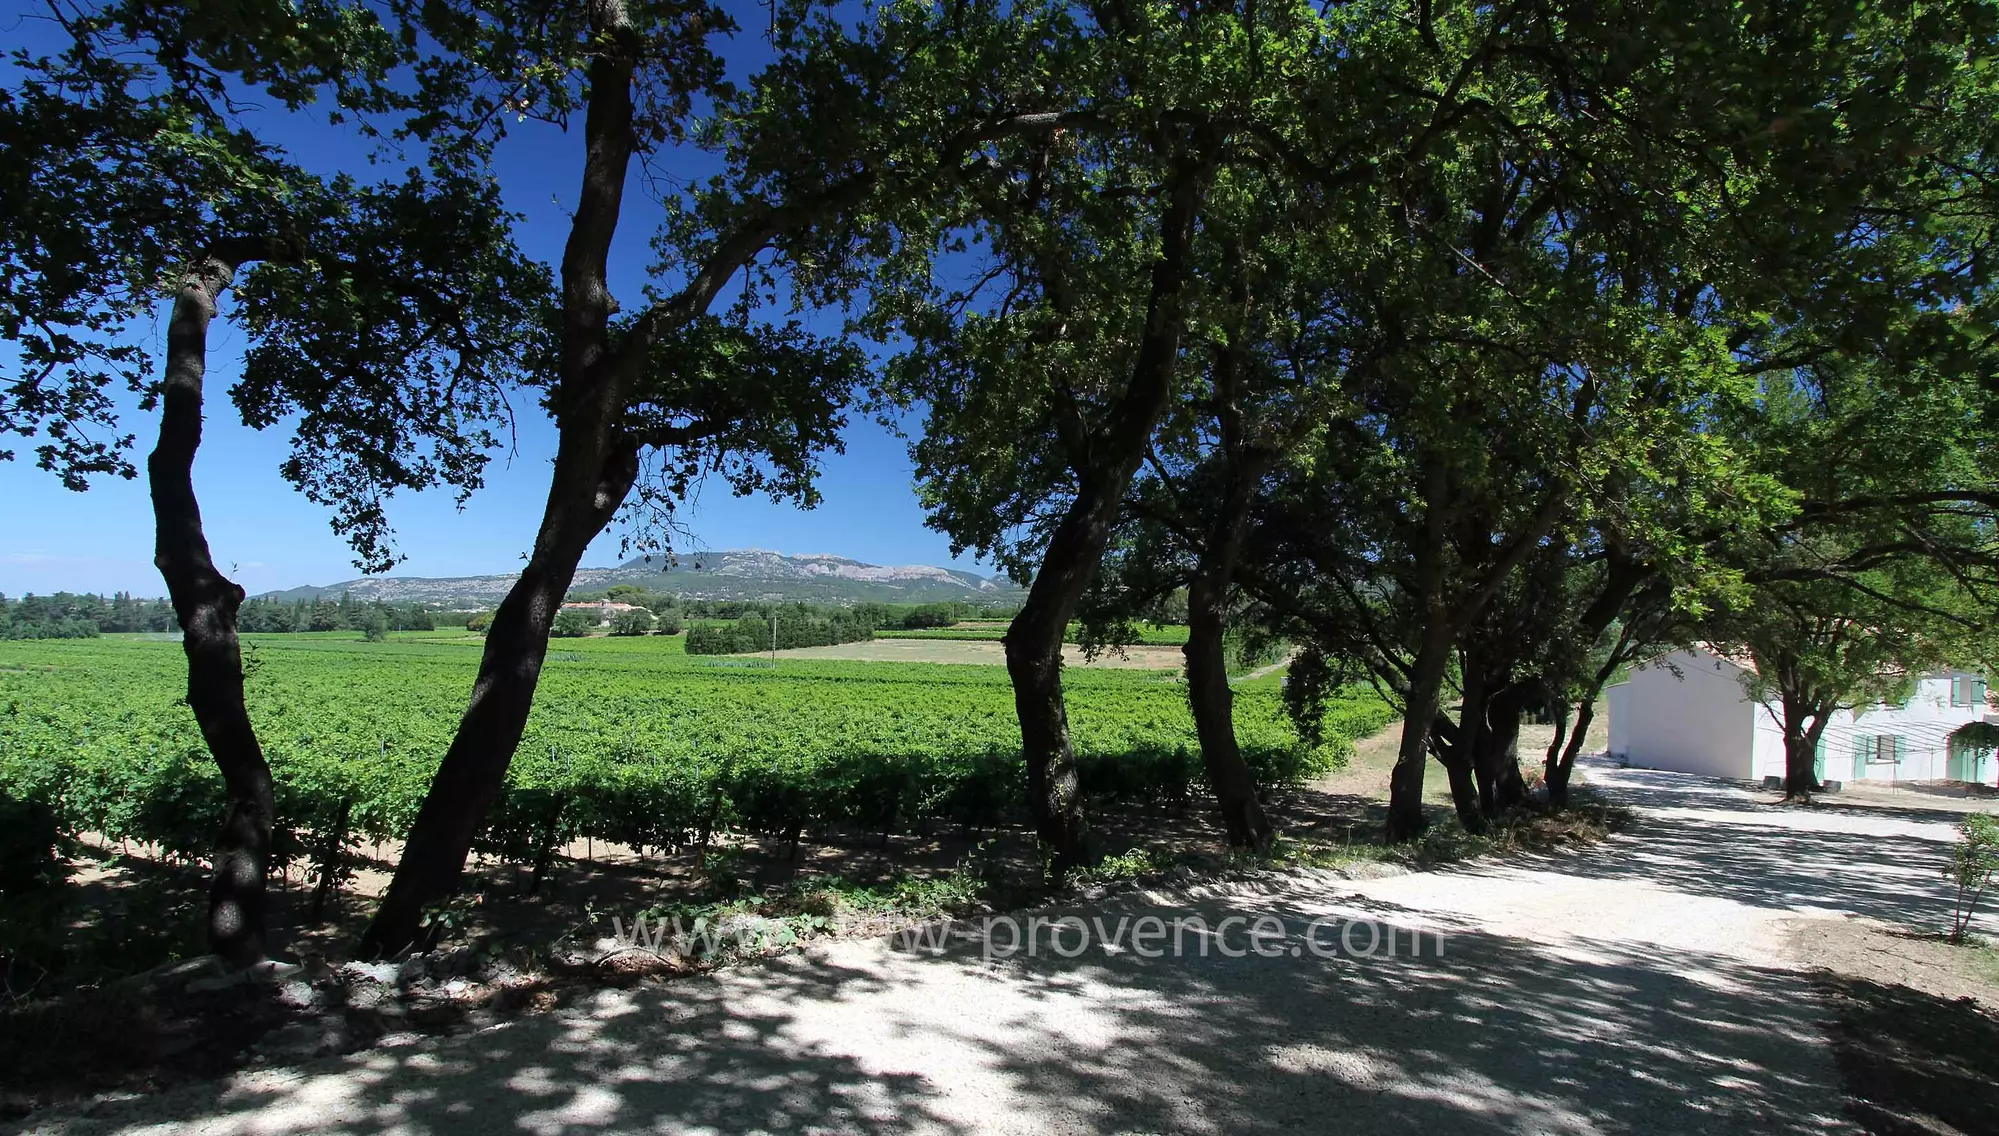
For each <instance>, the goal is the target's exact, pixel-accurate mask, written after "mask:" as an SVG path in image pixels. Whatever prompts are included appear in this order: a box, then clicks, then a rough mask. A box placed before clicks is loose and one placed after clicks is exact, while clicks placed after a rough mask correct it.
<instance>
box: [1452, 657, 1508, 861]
mask: <svg viewBox="0 0 1999 1136" xmlns="http://www.w3.org/2000/svg"><path fill="white" fill-rule="evenodd" d="M1459 659H1460V660H1461V662H1462V666H1463V672H1464V700H1463V702H1462V703H1461V704H1460V706H1459V707H1458V740H1457V744H1456V745H1454V746H1452V747H1450V748H1451V750H1453V751H1454V752H1453V757H1454V758H1455V759H1456V760H1457V761H1460V762H1462V763H1463V764H1465V765H1466V766H1468V767H1470V769H1471V774H1472V781H1473V784H1474V785H1475V786H1476V788H1475V789H1474V790H1473V793H1474V794H1475V796H1474V800H1475V802H1476V804H1475V807H1476V809H1477V812H1478V815H1479V817H1480V818H1481V823H1480V827H1481V828H1482V827H1483V818H1485V817H1489V816H1492V815H1493V814H1494V813H1496V812H1498V811H1499V789H1498V786H1496V785H1494V784H1493V778H1492V770H1491V768H1490V766H1489V764H1488V763H1487V761H1486V760H1485V749H1486V739H1485V731H1486V723H1485V708H1486V701H1487V699H1486V689H1487V688H1486V682H1485V667H1484V666H1483V664H1482V662H1481V660H1480V656H1479V653H1478V652H1477V651H1476V650H1473V649H1472V648H1470V647H1467V648H1466V649H1465V650H1464V651H1462V652H1460V653H1459ZM1450 764H1451V763H1450V762H1446V763H1445V766H1446V768H1449V766H1450ZM1452 799H1453V803H1454V804H1456V805H1457V808H1458V816H1459V817H1460V819H1462V818H1463V816H1464V814H1465V804H1466V802H1464V801H1462V800H1458V799H1457V798H1456V794H1455V793H1453V798H1452ZM1465 831H1467V832H1477V831H1479V828H1474V827H1471V826H1469V825H1467V826H1466V829H1465Z"/></svg>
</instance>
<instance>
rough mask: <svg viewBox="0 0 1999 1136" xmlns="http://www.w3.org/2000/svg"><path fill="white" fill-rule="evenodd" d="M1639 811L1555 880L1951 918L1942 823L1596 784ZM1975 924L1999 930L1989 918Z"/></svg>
mask: <svg viewBox="0 0 1999 1136" xmlns="http://www.w3.org/2000/svg"><path fill="white" fill-rule="evenodd" d="M1599 783H1600V784H1601V785H1602V787H1603V789H1604V791H1605V794H1606V796H1607V797H1609V798H1610V799H1611V800H1613V801H1615V802H1617V803H1619V804H1624V805H1629V806H1634V807H1636V808H1638V809H1639V810H1640V812H1639V815H1638V817H1637V819H1636V820H1635V821H1634V823H1633V825H1632V827H1631V829H1630V830H1629V832H1628V833H1627V834H1626V835H1625V836H1623V837H1620V838H1613V839H1612V840H1611V841H1609V842H1607V843H1606V844H1605V845H1604V846H1603V847H1602V848H1601V849H1598V850H1595V851H1592V852H1589V853H1586V854H1583V855H1578V856H1571V857H1564V858H1562V860H1561V863H1560V869H1561V871H1562V872H1563V873H1565V874H1568V875H1573V876H1579V877H1583V878H1590V879H1606V880H1620V879H1632V880H1644V881H1647V882H1650V883H1653V884H1655V885H1657V886H1660V887H1666V888H1671V889H1673V890H1676V891H1681V892H1685V893H1688V894H1692V895H1705V896H1713V897H1717V898H1723V899H1728V900H1733V901H1735V902H1737V903H1742V904H1746V905H1749V906H1752V907H1761V908H1766V909H1774V910H1789V911H1804V912H1811V911H1827V910H1831V911H1837V912H1842V913H1850V914H1853V915H1859V916H1864V917H1867V918H1872V919H1880V920H1883V921H1886V922H1891V923H1907V924H1914V925H1917V926H1924V927H1930V926H1941V925H1943V924H1944V923H1945V922H1946V921H1947V920H1948V918H1949V913H1950V910H1951V905H1952V896H1953V893H1952V890H1951V888H1950V886H1949V885H1948V884H1947V883H1946V882H1945V880H1944V878H1943V869H1944V867H1945V865H1946V863H1947V862H1948V859H1949V854H1950V853H1949V850H1950V843H1951V841H1952V840H1953V839H1954V837H1955V833H1954V832H1953V830H1952V829H1951V827H1950V821H1951V819H1952V818H1951V817H1949V816H1945V815H1939V814H1937V813H1932V812H1922V811H1920V810H1909V811H1908V813H1907V815H1896V811H1891V810H1881V809H1853V810H1845V809H1827V808H1818V807H1814V808H1810V809H1798V810H1783V811H1781V812H1780V811H1778V810H1775V809H1771V808H1765V807H1759V806H1758V803H1757V802H1756V801H1754V800H1753V799H1752V798H1750V797H1749V796H1748V795H1747V794H1746V793H1744V792H1742V791H1740V790H1736V789H1732V788H1729V787H1727V786H1726V785H1722V784H1719V783H1716V782H1713V781H1708V780H1705V779H1702V778H1692V777H1684V776H1682V775H1674V774H1661V773H1654V772H1648V773H1646V774H1644V775H1643V777H1642V778H1634V777H1629V776H1626V777H1613V778H1606V779H1604V780H1603V781H1601V782H1599ZM1983 925H1984V926H1986V927H1987V928H1988V929H1992V930H1999V922H1993V921H1991V920H1990V918H1989V917H1987V918H1986V919H1985V920H1984V922H1983Z"/></svg>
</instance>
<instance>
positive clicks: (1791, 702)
mask: <svg viewBox="0 0 1999 1136" xmlns="http://www.w3.org/2000/svg"><path fill="white" fill-rule="evenodd" d="M1779 700H1780V704H1781V705H1782V707H1783V712H1784V721H1783V727H1784V799H1785V800H1787V801H1788V800H1792V799H1793V798H1797V797H1804V798H1807V799H1809V798H1810V797H1811V795H1812V794H1813V793H1816V792H1819V791H1820V790H1821V789H1823V788H1824V786H1822V785H1820V784H1819V774H1818V750H1819V738H1820V737H1821V736H1822V735H1823V734H1824V733H1825V722H1826V718H1827V717H1829V716H1830V715H1831V710H1830V708H1829V707H1826V706H1823V705H1821V704H1820V703H1818V702H1816V701H1815V700H1813V699H1812V698H1811V697H1810V696H1809V695H1806V694H1804V693H1801V692H1797V691H1794V690H1793V689H1790V688H1786V689H1784V690H1782V691H1780V692H1779Z"/></svg>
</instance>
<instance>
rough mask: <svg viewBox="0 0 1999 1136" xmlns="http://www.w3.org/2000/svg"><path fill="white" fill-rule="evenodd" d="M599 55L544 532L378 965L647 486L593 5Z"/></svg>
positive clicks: (616, 44)
mask: <svg viewBox="0 0 1999 1136" xmlns="http://www.w3.org/2000/svg"><path fill="white" fill-rule="evenodd" d="M591 21H592V24H593V26H594V27H595V28H596V29H597V31H598V32H599V37H600V41H601V43H600V47H599V49H598V50H597V51H596V52H595V53H594V55H593V56H592V59H591V62H590V71H589V90H590V94H589V101H588V106H587V110H586V114H585V118H584V130H583V135H584V163H583V185H582V191H581V193H580V194H579V196H578V200H577V207H576V213H575V216H574V218H573V219H572V221H571V224H570V229H569V239H568V242H567V243H566V245H565V246H564V249H563V255H562V351H561V381H560V383H559V385H558V387H557V389H556V391H555V392H554V395H553V398H552V399H551V401H552V403H553V407H554V411H555V414H556V420H557V422H558V424H559V434H558V438H559V440H558V442H557V446H556V456H555V469H554V472H553V476H552V477H551V479H550V484H549V491H548V502H547V505H546V506H545V507H544V508H543V511H542V522H541V528H540V530H539V532H538V533H537V534H536V536H535V544H534V551H533V552H532V553H531V554H530V556H529V558H528V562H527V565H526V567H525V568H524V569H523V570H522V572H521V575H520V578H519V579H518V580H516V581H515V583H514V586H513V587H512V588H511V589H510V590H509V591H508V592H507V596H506V599H504V600H503V601H501V603H500V607H499V610H497V611H496V612H494V613H493V623H492V626H491V627H490V629H489V630H488V631H487V634H486V645H485V650H484V652H483V654H482V655H481V657H480V660H479V674H478V677H477V679H476V680H475V681H474V683H473V687H472V699H471V702H470V703H469V705H467V707H466V709H465V715H464V717H463V718H462V719H460V720H459V724H458V732H457V734H456V735H455V736H454V737H453V738H452V741H451V747H450V749H449V750H447V751H446V752H445V755H444V760H443V762H442V763H441V764H440V765H439V766H438V770H437V775H436V777H435V778H433V780H432V781H431V786H430V792H429V793H428V795H427V796H425V798H424V802H423V806H422V808H421V809H420V810H419V811H418V813H417V819H416V823H415V825H414V826H412V827H411V829H410V834H409V839H408V842H407V843H406V844H405V845H404V848H403V856H402V860H401V861H400V862H399V863H398V864H397V865H396V874H395V877H394V879H393V880H391V881H390V884H389V890H388V892H387V893H386V894H385V895H384V896H383V897H382V903H381V906H380V908H378V909H377V911H376V913H375V919H374V922H373V923H372V924H370V925H369V927H368V931H367V934H366V935H365V936H364V937H363V938H362V941H361V950H362V953H363V954H365V955H371V956H376V957H382V956H389V955H394V954H398V953H400V952H402V951H404V950H407V949H410V948H412V947H421V946H423V945H425V944H424V943H423V939H424V928H423V922H424V916H425V913H426V912H427V911H428V910H429V909H430V908H431V907H433V906H434V905H436V904H438V903H440V902H442V901H443V900H445V899H447V898H448V897H449V896H450V895H451V894H452V893H453V892H454V891H455V890H457V887H458V881H459V878H460V877H461V876H462V875H463V873H464V870H465V858H466V856H467V855H468V854H469V853H470V852H471V849H472V841H473V838H474V837H475V836H477V835H478V832H479V828H480V825H481V824H483V823H484V821H485V816H486V811H487V809H488V808H489V807H490V806H491V805H492V802H493V800H494V798H495V797H496V796H497V795H498V793H499V790H500V787H501V785H503V784H504V783H505V781H506V776H507V767H508V766H509V765H510V764H512V762H513V757H514V751H515V750H516V749H518V748H519V746H520V740H521V733H522V731H523V730H524V729H526V726H527V719H528V711H529V709H530V707H531V706H532V705H533V702H534V693H535V687H536V686H537V684H538V683H539V682H540V679H541V667H542V663H543V662H544V660H545V659H546V658H547V654H548V634H549V629H550V628H551V627H552V626H553V624H554V621H555V615H556V612H557V611H558V610H559V609H560V608H561V606H562V597H563V596H564V595H565V594H566V593H567V592H568V590H569V585H570V582H571V581H572V580H573V579H574V578H575V575H576V567H577V564H578V563H579V562H581V560H582V558H583V553H584V552H585V550H587V549H588V548H589V546H590V542H591V541H592V540H593V539H595V538H596V536H597V534H598V533H600V532H602V531H603V529H604V526H605V525H606V524H608V523H609V522H610V520H611V517H612V516H613V515H614V514H615V513H616V512H617V510H618V507H619V506H620V505H622V504H623V503H624V500H625V497H626V495H627V494H628V493H629V492H630V491H631V487H632V484H633V482H634V481H636V480H637V478H638V446H637V444H636V443H635V442H633V441H632V440H631V439H629V438H626V437H624V436H622V435H621V434H620V433H619V431H618V415H619V413H620V412H621V410H622V408H623V403H622V399H623V392H624V387H625V383H626V381H627V379H628V378H629V372H630V371H631V370H633V369H635V368H636V366H637V364H638V362H639V361H640V360H642V359H643V347H644V344H643V343H642V342H639V337H637V336H632V337H629V338H628V342H627V343H626V344H625V345H624V350H623V351H622V352H618V353H614V352H613V351H612V348H611V341H610V334H609V328H610V319H611V313H612V311H613V309H614V304H613V301H612V297H611V291H610V286H609V280H608V262H609V256H610V246H611V241H612V238H613V237H614V235H615V233H616V230H617V225H618V216H619V212H620V210H621V209H622V206H623V199H624V188H625V177H626V173H627V171H628V169H629V167H630V163H631V155H632V149H633V145H634V137H633V133H632V115H633V104H632V76H633V72H634V68H635V65H636V63H635V61H636V54H637V50H638V47H637V44H636V42H635V40H636V35H635V33H634V32H633V30H632V28H631V26H630V23H629V20H628V19H627V17H626V15H625V13H624V11H623V8H622V7H621V6H620V5H617V4H615V3H604V2H600V3H595V4H592V5H591Z"/></svg>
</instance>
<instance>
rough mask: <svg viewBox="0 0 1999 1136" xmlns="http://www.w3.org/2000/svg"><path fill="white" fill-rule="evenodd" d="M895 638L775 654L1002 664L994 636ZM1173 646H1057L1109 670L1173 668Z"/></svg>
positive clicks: (1076, 663)
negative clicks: (1090, 653)
mask: <svg viewBox="0 0 1999 1136" xmlns="http://www.w3.org/2000/svg"><path fill="white" fill-rule="evenodd" d="M896 635H897V637H895V638H877V639H874V640H873V641H871V642H866V643H842V644H840V645H839V646H837V647H796V648H793V649H792V650H789V651H779V652H778V653H777V657H778V658H780V659H849V660H862V661H867V662H888V663H952V664H967V663H970V664H975V665H982V666H1004V665H1006V648H1005V647H1004V646H1003V645H1001V643H1000V642H999V639H998V637H996V636H995V637H991V638H982V639H980V638H973V639H951V638H944V637H941V636H924V637H921V638H917V637H915V633H913V632H898V633H896ZM1186 661H1187V657H1186V656H1185V655H1183V654H1181V653H1180V648H1178V647H1160V646H1131V647H1126V648H1124V649H1123V650H1121V651H1105V652H1102V653H1101V654H1099V655H1097V657H1095V658H1089V657H1087V656H1086V655H1085V654H1084V653H1083V649H1082V648H1081V647H1078V646H1075V645H1074V644H1071V645H1069V646H1067V647H1064V648H1063V649H1062V662H1063V663H1064V665H1066V666H1070V667H1095V668H1100V669H1111V670H1154V671H1159V670H1163V671H1174V672H1176V673H1177V672H1178V671H1179V669H1180V668H1181V667H1182V666H1184V665H1185V664H1186Z"/></svg>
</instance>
